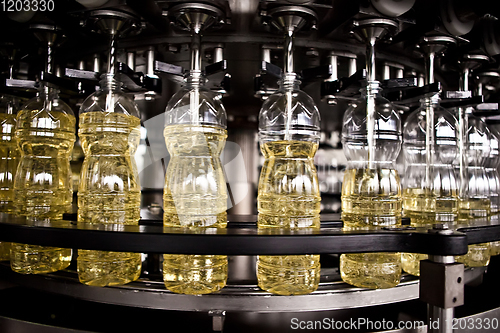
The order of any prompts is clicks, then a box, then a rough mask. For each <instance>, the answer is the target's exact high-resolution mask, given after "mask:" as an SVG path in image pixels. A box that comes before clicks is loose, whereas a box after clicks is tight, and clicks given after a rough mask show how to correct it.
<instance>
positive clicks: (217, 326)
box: [208, 310, 226, 332]
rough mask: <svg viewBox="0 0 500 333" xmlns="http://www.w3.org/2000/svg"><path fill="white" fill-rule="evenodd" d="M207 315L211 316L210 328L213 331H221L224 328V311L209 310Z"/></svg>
mask: <svg viewBox="0 0 500 333" xmlns="http://www.w3.org/2000/svg"><path fill="white" fill-rule="evenodd" d="M208 315H209V316H210V317H212V330H213V331H214V332H222V331H223V330H224V320H225V319H226V311H223V310H210V311H208Z"/></svg>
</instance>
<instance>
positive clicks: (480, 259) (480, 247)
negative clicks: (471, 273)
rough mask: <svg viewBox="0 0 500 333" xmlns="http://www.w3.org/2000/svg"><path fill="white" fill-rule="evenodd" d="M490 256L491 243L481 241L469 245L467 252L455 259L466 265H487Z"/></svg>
mask: <svg viewBox="0 0 500 333" xmlns="http://www.w3.org/2000/svg"><path fill="white" fill-rule="evenodd" d="M490 257H491V252H490V244H489V243H480V244H472V245H469V247H468V252H467V254H465V255H463V256H457V257H455V260H456V261H457V262H460V263H462V264H464V265H465V266H466V267H485V266H488V265H489V263H490Z"/></svg>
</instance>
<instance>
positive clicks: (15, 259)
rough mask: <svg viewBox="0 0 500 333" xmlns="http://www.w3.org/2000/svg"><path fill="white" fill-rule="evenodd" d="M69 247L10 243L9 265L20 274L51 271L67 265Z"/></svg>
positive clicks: (69, 261) (69, 256)
mask: <svg viewBox="0 0 500 333" xmlns="http://www.w3.org/2000/svg"><path fill="white" fill-rule="evenodd" d="M71 254H72V251H71V249H63V248H60V247H47V246H39V245H29V244H18V243H12V245H11V252H10V267H11V268H12V270H13V271H14V272H17V273H21V274H42V273H51V272H55V271H58V270H61V269H64V268H66V267H68V266H69V265H70V263H71Z"/></svg>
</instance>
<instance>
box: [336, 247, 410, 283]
mask: <svg viewBox="0 0 500 333" xmlns="http://www.w3.org/2000/svg"><path fill="white" fill-rule="evenodd" d="M340 276H341V278H342V280H343V281H344V282H346V283H348V284H350V285H353V286H356V287H360V288H370V289H387V288H392V287H395V286H397V285H398V284H399V282H400V279H401V254H400V253H352V254H342V255H341V256H340Z"/></svg>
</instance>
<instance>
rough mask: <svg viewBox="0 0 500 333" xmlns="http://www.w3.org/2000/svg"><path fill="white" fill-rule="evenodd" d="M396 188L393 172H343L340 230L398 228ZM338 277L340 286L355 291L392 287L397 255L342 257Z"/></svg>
mask: <svg viewBox="0 0 500 333" xmlns="http://www.w3.org/2000/svg"><path fill="white" fill-rule="evenodd" d="M399 184H400V179H399V175H398V173H397V171H396V170H395V169H384V168H379V169H348V170H346V172H345V174H344V183H343V185H342V221H343V222H344V230H367V229H370V228H371V227H376V226H390V225H399V224H401V195H400V187H399ZM374 190H376V191H374ZM340 273H341V277H342V280H344V282H346V283H349V284H352V285H354V286H357V287H364V288H373V289H378V288H391V287H395V286H397V285H398V284H399V281H400V278H401V254H400V253H390V252H388V253H350V254H342V255H341V257H340Z"/></svg>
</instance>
